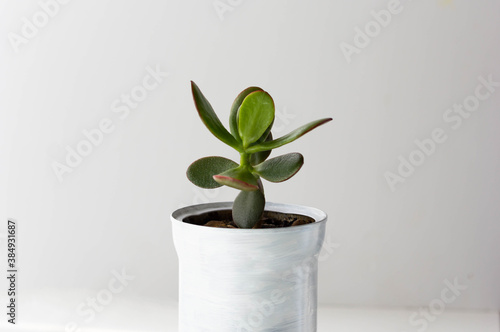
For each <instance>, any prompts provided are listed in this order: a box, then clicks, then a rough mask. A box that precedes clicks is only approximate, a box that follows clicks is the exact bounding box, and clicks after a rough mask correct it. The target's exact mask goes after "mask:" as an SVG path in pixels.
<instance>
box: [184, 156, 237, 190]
mask: <svg viewBox="0 0 500 332" xmlns="http://www.w3.org/2000/svg"><path fill="white" fill-rule="evenodd" d="M237 166H238V164H237V163H235V162H234V161H232V160H229V159H226V158H222V157H205V158H201V159H198V160H196V161H195V162H193V163H192V164H191V165H189V167H188V169H187V172H186V175H187V177H188V179H189V181H191V182H192V183H194V184H195V185H197V186H198V187H201V188H206V189H212V188H218V187H220V186H222V185H221V184H220V183H218V182H216V181H215V180H214V179H213V176H214V175H216V174H219V173H222V172H224V171H227V170H228V169H231V168H234V167H237Z"/></svg>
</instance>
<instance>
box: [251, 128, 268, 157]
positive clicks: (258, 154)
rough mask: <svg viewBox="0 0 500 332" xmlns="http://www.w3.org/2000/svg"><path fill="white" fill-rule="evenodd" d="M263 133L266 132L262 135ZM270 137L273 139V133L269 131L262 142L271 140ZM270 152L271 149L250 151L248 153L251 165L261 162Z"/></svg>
mask: <svg viewBox="0 0 500 332" xmlns="http://www.w3.org/2000/svg"><path fill="white" fill-rule="evenodd" d="M271 125H272V124H271ZM265 134H266V133H264V135H265ZM272 139H273V134H271V132H269V134H268V135H267V139H265V140H263V141H262V142H265V141H272ZM259 140H260V139H259ZM270 154H271V150H267V151H261V152H257V153H252V154H251V155H250V164H251V165H257V164H260V163H261V162H263V161H264V160H266V159H267V157H269V155H270Z"/></svg>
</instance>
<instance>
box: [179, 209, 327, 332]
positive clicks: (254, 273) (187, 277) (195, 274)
mask: <svg viewBox="0 0 500 332" xmlns="http://www.w3.org/2000/svg"><path fill="white" fill-rule="evenodd" d="M231 206H232V203H231V202H224V203H209V204H201V205H195V206H188V207H185V208H181V209H179V210H177V211H175V212H174V213H172V217H171V219H172V225H173V237H174V245H175V248H176V251H177V255H178V257H179V331H181V332H195V331H196V332H200V331H207V332H208V331H210V332H211V331H214V332H215V331H217V332H226V331H227V332H229V331H231V332H235V331H241V332H247V331H248V332H249V331H274V332H277V331H283V332H284V331H287V332H295V331H296V332H313V331H316V316H317V277H318V272H317V271H318V270H317V267H318V261H317V255H318V254H319V251H320V249H321V246H322V244H323V240H324V234H325V226H326V219H327V216H326V214H325V213H324V212H322V211H320V210H318V209H314V208H309V207H304V206H298V205H288V204H275V203H267V204H266V210H268V211H276V212H282V213H294V214H302V215H305V216H309V217H311V218H313V219H315V220H316V222H314V223H311V224H306V225H300V226H294V227H286V228H268V229H230V228H213V227H205V226H199V225H193V224H188V223H185V222H183V221H182V220H183V219H184V218H185V217H187V216H190V215H197V214H201V213H205V212H209V211H215V210H225V209H230V208H231Z"/></svg>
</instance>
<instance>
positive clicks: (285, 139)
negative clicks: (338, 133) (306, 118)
mask: <svg viewBox="0 0 500 332" xmlns="http://www.w3.org/2000/svg"><path fill="white" fill-rule="evenodd" d="M331 120H332V119H331V118H325V119H320V120H316V121H313V122H310V123H308V124H306V125H303V126H302V127H299V128H297V129H295V130H294V131H292V132H290V133H288V134H286V135H285V136H282V137H280V138H277V139H275V140H272V141H269V142H264V143H261V144H258V145H254V146H251V147H249V148H247V149H246V152H247V153H256V152H260V151H266V150H271V149H276V148H279V147H280V146H283V145H285V144H288V143H290V142H293V141H295V140H296V139H297V138H299V137H300V136H302V135H304V134H306V133H307V132H309V131H311V130H313V129H314V128H316V127H318V126H320V125H322V124H324V123H327V122H329V121H331Z"/></svg>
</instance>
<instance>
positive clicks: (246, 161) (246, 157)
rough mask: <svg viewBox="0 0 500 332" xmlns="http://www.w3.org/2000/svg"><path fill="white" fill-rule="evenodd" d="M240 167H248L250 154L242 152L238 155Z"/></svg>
mask: <svg viewBox="0 0 500 332" xmlns="http://www.w3.org/2000/svg"><path fill="white" fill-rule="evenodd" d="M240 156H241V158H240V165H241V166H248V165H250V154H249V153H245V152H242V153H240Z"/></svg>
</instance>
